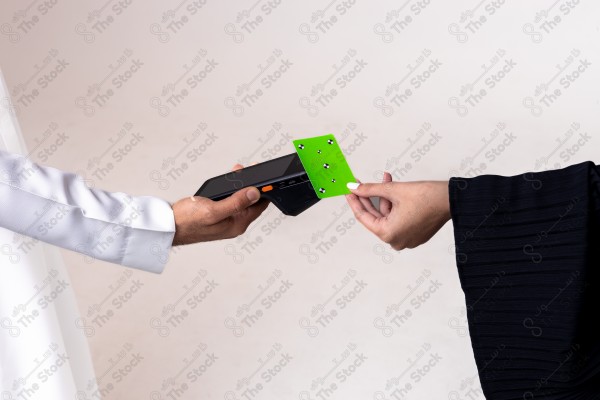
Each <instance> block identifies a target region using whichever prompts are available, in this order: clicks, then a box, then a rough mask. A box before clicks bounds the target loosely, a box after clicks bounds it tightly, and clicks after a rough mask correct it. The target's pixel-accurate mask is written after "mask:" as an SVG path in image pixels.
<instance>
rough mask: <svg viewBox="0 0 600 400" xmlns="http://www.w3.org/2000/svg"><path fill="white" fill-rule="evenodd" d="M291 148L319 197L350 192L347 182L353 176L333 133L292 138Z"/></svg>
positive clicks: (352, 179)
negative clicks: (292, 147) (296, 154)
mask: <svg viewBox="0 0 600 400" xmlns="http://www.w3.org/2000/svg"><path fill="white" fill-rule="evenodd" d="M294 148H295V149H296V152H297V153H298V156H299V157H300V161H302V166H303V167H304V169H305V170H306V173H307V174H308V178H309V179H310V182H311V183H312V186H313V188H314V189H315V193H316V194H317V196H318V197H319V198H320V199H324V198H327V197H333V196H340V195H342V194H348V193H350V190H349V189H348V188H347V187H346V183H348V182H356V179H355V178H354V175H353V174H352V171H351V170H350V167H349V166H348V163H347V162H346V158H345V157H344V153H343V152H342V149H341V148H340V145H339V144H338V142H337V140H336V139H335V137H334V136H333V135H324V136H317V137H312V138H306V139H298V140H294Z"/></svg>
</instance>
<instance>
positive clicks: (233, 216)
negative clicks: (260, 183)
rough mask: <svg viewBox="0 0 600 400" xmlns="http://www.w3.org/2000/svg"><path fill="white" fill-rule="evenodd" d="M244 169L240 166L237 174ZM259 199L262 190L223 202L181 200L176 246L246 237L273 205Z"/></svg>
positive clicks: (177, 208)
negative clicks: (260, 217) (254, 222)
mask: <svg viewBox="0 0 600 400" xmlns="http://www.w3.org/2000/svg"><path fill="white" fill-rule="evenodd" d="M241 168H242V166H241V165H239V164H236V165H235V166H234V167H233V170H234V171H235V170H238V169H241ZM259 199H260V192H259V191H258V189H257V188H255V187H248V188H244V189H241V190H239V191H237V192H236V193H234V194H232V195H231V196H229V197H227V198H225V199H223V200H220V201H213V200H210V199H207V198H205V197H200V196H192V197H188V198H185V199H182V200H179V201H178V202H177V203H175V204H173V206H172V207H173V213H174V214H175V237H174V238H173V246H178V245H183V244H191V243H198V242H207V241H210V240H219V239H230V238H234V237H236V236H239V235H241V234H243V233H244V232H245V231H246V229H247V228H248V225H250V224H251V223H252V221H254V220H255V219H256V218H258V217H259V216H260V214H261V213H262V212H263V211H264V210H265V209H266V208H267V206H268V205H269V202H268V201H267V200H266V199H262V200H259Z"/></svg>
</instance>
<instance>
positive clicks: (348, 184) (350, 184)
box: [346, 182, 359, 190]
mask: <svg viewBox="0 0 600 400" xmlns="http://www.w3.org/2000/svg"><path fill="white" fill-rule="evenodd" d="M358 185H359V183H356V182H348V183H346V187H347V188H348V189H350V190H354V189H356V188H358Z"/></svg>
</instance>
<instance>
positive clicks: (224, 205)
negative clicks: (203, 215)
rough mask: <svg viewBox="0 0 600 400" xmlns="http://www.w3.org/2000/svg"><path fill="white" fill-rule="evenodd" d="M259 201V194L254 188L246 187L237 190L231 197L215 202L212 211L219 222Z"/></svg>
mask: <svg viewBox="0 0 600 400" xmlns="http://www.w3.org/2000/svg"><path fill="white" fill-rule="evenodd" d="M258 199H260V192H259V191H258V189H257V188H255V187H253V186H252V187H247V188H244V189H241V190H238V191H237V192H235V193H234V194H232V195H231V196H229V197H227V198H225V199H223V200H220V201H216V202H214V204H213V210H214V213H215V214H216V216H217V217H218V219H219V220H221V219H224V218H227V217H229V216H231V215H233V214H236V213H239V212H241V211H244V210H245V209H246V208H248V207H250V206H251V205H252V204H254V203H256V202H257V201H258Z"/></svg>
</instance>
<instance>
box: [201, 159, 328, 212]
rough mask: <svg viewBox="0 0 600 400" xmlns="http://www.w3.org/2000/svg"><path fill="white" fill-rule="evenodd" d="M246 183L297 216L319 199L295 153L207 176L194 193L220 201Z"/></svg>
mask: <svg viewBox="0 0 600 400" xmlns="http://www.w3.org/2000/svg"><path fill="white" fill-rule="evenodd" d="M249 186H255V187H256V188H257V189H258V190H259V191H260V194H261V197H263V198H266V199H268V200H269V201H271V202H272V203H273V204H274V205H275V206H276V207H277V208H279V210H281V212H282V213H284V214H286V215H292V216H295V215H298V214H300V213H301V212H303V211H305V210H306V209H308V208H309V207H310V206H312V205H313V204H315V203H317V202H318V201H319V200H320V199H319V197H317V195H316V193H315V191H314V189H313V187H312V185H311V183H310V180H309V178H308V174H307V173H306V171H305V170H304V167H303V166H302V162H301V161H300V158H299V157H298V154H296V153H294V154H288V155H286V156H283V157H278V158H275V159H272V160H269V161H265V162H263V163H260V164H256V165H252V166H248V167H246V168H242V169H239V170H237V171H231V172H228V173H226V174H223V175H219V176H216V177H214V178H211V179H209V180H207V181H206V182H204V184H203V185H202V186H201V187H200V189H198V191H197V192H196V196H203V197H208V198H209V199H212V200H221V199H224V198H226V197H228V196H231V195H232V194H233V193H235V192H237V191H238V190H240V189H242V188H245V187H249Z"/></svg>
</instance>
